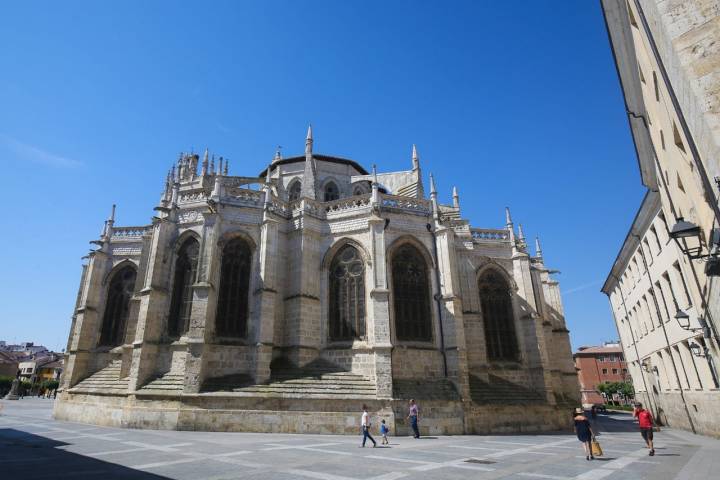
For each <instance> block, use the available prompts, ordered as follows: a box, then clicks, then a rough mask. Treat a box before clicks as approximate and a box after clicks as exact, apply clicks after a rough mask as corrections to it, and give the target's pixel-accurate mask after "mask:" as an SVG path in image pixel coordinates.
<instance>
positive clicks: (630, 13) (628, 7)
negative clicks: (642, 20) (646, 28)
mask: <svg viewBox="0 0 720 480" xmlns="http://www.w3.org/2000/svg"><path fill="white" fill-rule="evenodd" d="M627 10H628V17H629V19H630V25H632V26H633V27H635V28H639V27H638V24H637V20H635V15H634V14H633V11H632V8H630V4H629V3H628V4H627Z"/></svg>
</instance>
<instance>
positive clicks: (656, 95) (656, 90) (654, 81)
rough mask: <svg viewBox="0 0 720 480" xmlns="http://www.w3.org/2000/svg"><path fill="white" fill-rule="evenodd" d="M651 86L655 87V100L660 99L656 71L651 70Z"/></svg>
mask: <svg viewBox="0 0 720 480" xmlns="http://www.w3.org/2000/svg"><path fill="white" fill-rule="evenodd" d="M653 86H654V87H655V100H656V101H658V102H659V101H660V87H659V86H658V79H657V73H655V72H653Z"/></svg>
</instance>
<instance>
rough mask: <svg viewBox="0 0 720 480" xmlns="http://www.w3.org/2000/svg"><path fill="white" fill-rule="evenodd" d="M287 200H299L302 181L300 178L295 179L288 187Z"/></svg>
mask: <svg viewBox="0 0 720 480" xmlns="http://www.w3.org/2000/svg"><path fill="white" fill-rule="evenodd" d="M288 192H290V193H289V194H288V200H290V201H291V202H294V201H295V200H300V195H301V194H302V182H301V181H300V180H295V181H293V182H292V183H291V184H290V188H289V189H288Z"/></svg>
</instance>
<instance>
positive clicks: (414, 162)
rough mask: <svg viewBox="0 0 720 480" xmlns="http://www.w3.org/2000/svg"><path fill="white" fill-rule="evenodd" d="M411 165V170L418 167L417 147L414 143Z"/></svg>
mask: <svg viewBox="0 0 720 480" xmlns="http://www.w3.org/2000/svg"><path fill="white" fill-rule="evenodd" d="M412 166H413V170H417V169H418V168H420V157H419V156H418V152H417V147H416V146H415V144H414V143H413V146H412Z"/></svg>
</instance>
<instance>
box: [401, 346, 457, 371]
mask: <svg viewBox="0 0 720 480" xmlns="http://www.w3.org/2000/svg"><path fill="white" fill-rule="evenodd" d="M392 373H393V378H395V379H402V378H439V377H442V376H443V374H444V372H443V358H442V354H441V353H440V352H439V351H438V350H434V349H424V348H414V347H404V346H396V347H394V348H393V350H392Z"/></svg>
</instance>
